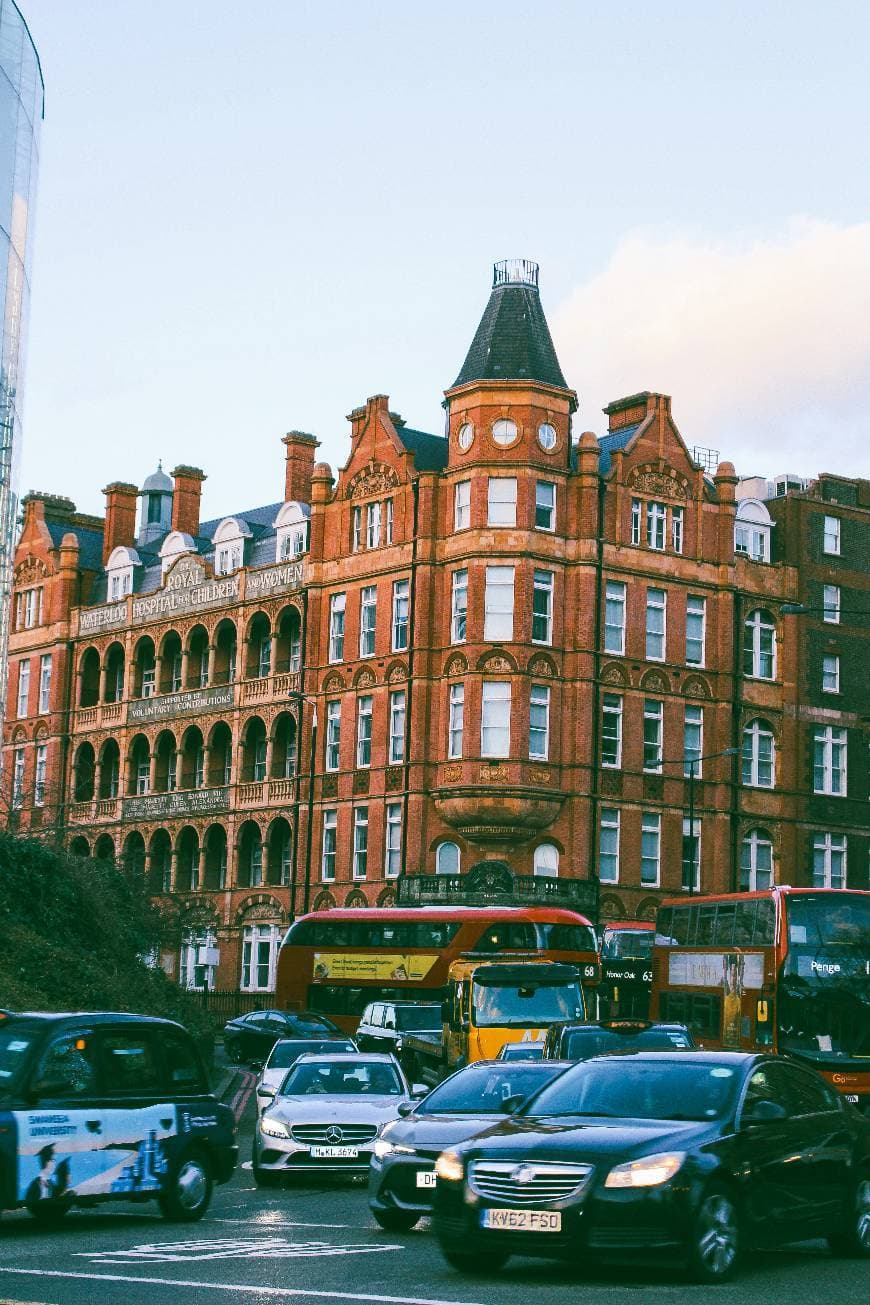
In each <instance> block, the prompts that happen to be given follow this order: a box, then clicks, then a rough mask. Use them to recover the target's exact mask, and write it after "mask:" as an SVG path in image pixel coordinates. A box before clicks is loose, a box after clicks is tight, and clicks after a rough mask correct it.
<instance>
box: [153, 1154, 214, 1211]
mask: <svg viewBox="0 0 870 1305" xmlns="http://www.w3.org/2000/svg"><path fill="white" fill-rule="evenodd" d="M211 1189H212V1176H211V1167H210V1166H209V1163H208V1160H207V1159H206V1157H205V1156H204V1155H203V1154H202V1152H201V1151H188V1152H187V1154H186V1155H183V1156H181V1158H180V1159H179V1160H177V1161H176V1162H175V1164H174V1165H173V1167H172V1170H171V1171H170V1174H169V1177H168V1178H167V1180H166V1188H165V1190H164V1191H163V1192H162V1193H161V1195H160V1196H159V1197H158V1198H157V1200H158V1204H159V1206H160V1212H161V1214H162V1215H163V1217H164V1219H171V1220H172V1221H173V1222H175V1223H195V1222H196V1220H197V1219H201V1218H202V1216H203V1215H204V1214H205V1212H206V1210H207V1209H208V1207H209V1202H210V1201H211Z"/></svg>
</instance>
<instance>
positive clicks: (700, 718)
mask: <svg viewBox="0 0 870 1305" xmlns="http://www.w3.org/2000/svg"><path fill="white" fill-rule="evenodd" d="M703 756H704V708H703V707H699V706H698V705H697V704H696V703H689V702H687V703H686V705H685V707H684V708H683V774H684V775H685V776H686V777H688V776H689V775H690V773H691V772H692V769H693V768H692V765H690V762H692V761H694V776H695V779H700V778H701V773H702V767H703V764H704V763H703V760H702V758H703Z"/></svg>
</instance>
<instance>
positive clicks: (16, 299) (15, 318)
mask: <svg viewBox="0 0 870 1305" xmlns="http://www.w3.org/2000/svg"><path fill="white" fill-rule="evenodd" d="M43 95H44V85H43V81H42V70H41V68H40V66H39V55H38V54H37V53H36V47H35V46H34V44H33V40H32V39H31V36H30V32H29V31H28V28H27V24H26V23H25V21H24V18H23V17H22V15H21V11H20V10H19V8H18V6H17V5H16V4H14V3H13V0H0V259H2V268H3V271H4V275H3V278H2V281H0V303H2V306H3V313H2V324H3V336H2V342H0V687H2V690H3V693H4V697H5V687H6V649H7V642H8V637H9V621H10V604H9V598H10V594H11V592H12V555H13V551H14V546H15V545H14V533H15V518H16V514H17V507H18V493H17V491H18V463H19V459H20V455H21V408H22V386H23V380H24V357H25V349H26V343H27V324H28V320H29V316H30V263H31V257H32V247H33V213H34V199H35V196H36V180H37V174H38V172H39V132H40V126H41V123H42V115H43Z"/></svg>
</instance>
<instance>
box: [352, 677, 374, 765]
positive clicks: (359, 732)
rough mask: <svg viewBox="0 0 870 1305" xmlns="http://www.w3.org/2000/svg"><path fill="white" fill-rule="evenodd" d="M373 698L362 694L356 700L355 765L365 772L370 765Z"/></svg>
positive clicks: (367, 694) (368, 694)
mask: <svg viewBox="0 0 870 1305" xmlns="http://www.w3.org/2000/svg"><path fill="white" fill-rule="evenodd" d="M373 713H374V698H373V697H372V695H371V694H370V693H364V694H363V695H362V696H361V697H359V698H357V700H356V765H357V770H367V769H368V767H369V766H371V764H372V718H373Z"/></svg>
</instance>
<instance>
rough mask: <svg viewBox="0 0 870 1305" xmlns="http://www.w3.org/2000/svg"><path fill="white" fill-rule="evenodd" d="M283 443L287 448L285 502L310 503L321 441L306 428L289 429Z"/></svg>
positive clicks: (282, 439)
mask: <svg viewBox="0 0 870 1305" xmlns="http://www.w3.org/2000/svg"><path fill="white" fill-rule="evenodd" d="M281 443H282V444H283V445H284V447H285V448H286V449H287V470H286V476H285V481H284V502H285V503H290V502H294V503H310V502H311V476H312V473H313V471H314V451H315V449H317V448H318V447H319V443H318V441H317V440H316V439H315V438H314V436H313V435H309V434H308V433H307V432H306V431H304V430H289V431H288V432H287V434H286V435H284V436H282V438H281Z"/></svg>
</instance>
